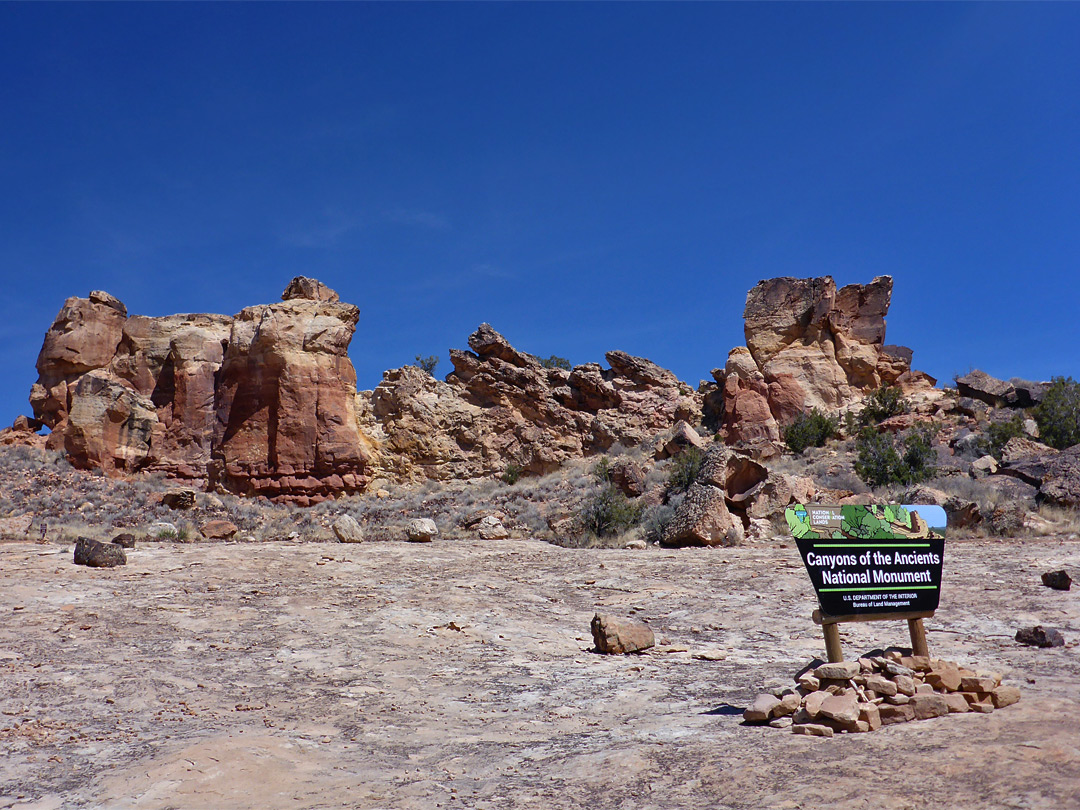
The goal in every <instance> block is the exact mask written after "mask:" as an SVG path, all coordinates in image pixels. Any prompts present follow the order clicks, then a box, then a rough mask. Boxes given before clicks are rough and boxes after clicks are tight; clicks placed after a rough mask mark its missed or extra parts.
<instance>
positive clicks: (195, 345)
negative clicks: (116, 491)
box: [30, 277, 374, 503]
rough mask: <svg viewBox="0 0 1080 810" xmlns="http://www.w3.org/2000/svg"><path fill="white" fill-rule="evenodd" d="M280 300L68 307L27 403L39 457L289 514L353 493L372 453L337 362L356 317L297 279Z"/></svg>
mask: <svg viewBox="0 0 1080 810" xmlns="http://www.w3.org/2000/svg"><path fill="white" fill-rule="evenodd" d="M282 298H283V299H284V300H283V301H282V302H281V303H280V304H269V305H266V306H258V307H250V308H248V309H245V310H244V311H243V312H241V313H240V314H239V315H237V316H236V317H235V318H232V317H228V316H226V315H205V314H196V315H169V316H166V317H160V318H151V317H144V316H132V317H130V318H129V317H127V311H126V309H125V307H124V305H123V304H122V303H120V302H119V301H118V300H117V299H115V298H113V297H112V296H110V295H108V294H107V293H102V292H93V293H91V294H90V296H89V298H70V299H68V300H67V301H66V302H65V303H64V307H63V309H62V310H61V311H60V314H59V315H58V316H57V318H56V321H55V322H54V323H53V325H52V327H50V329H49V331H48V333H47V334H46V336H45V342H44V345H43V346H42V349H41V354H40V356H39V358H38V372H39V379H38V382H37V383H35V385H34V387H33V389H32V391H31V396H30V400H31V405H32V406H33V408H34V415H35V417H36V418H37V419H38V420H40V421H41V422H42V423H44V424H45V425H48V426H49V427H50V428H52V433H51V434H50V436H49V437H48V443H49V446H51V447H54V448H57V449H63V450H64V451H65V452H66V453H67V454H68V456H69V458H70V459H71V461H72V463H73V464H75V465H77V466H81V467H98V468H101V469H104V470H105V471H106V472H110V473H127V472H133V471H138V470H160V471H164V472H166V473H168V474H169V475H171V476H173V477H177V478H185V479H192V480H201V481H204V482H207V483H209V484H210V485H211V486H213V485H218V484H220V485H221V486H223V487H225V488H227V489H231V490H234V491H237V492H243V493H247V494H260V495H267V496H269V497H271V498H275V499H278V500H290V501H293V502H296V503H311V502H314V501H317V500H319V499H321V498H323V497H326V496H327V495H329V494H335V493H338V492H356V491H359V490H362V489H363V488H364V486H366V484H367V481H368V478H367V477H366V475H365V467H366V464H367V461H368V459H369V458H370V457H371V456H372V455H373V454H374V451H373V449H372V445H371V443H370V442H369V441H368V440H367V438H366V437H364V436H363V435H362V434H361V433H360V431H359V428H358V426H357V414H356V373H355V371H354V370H353V366H352V363H351V362H350V361H349V359H348V355H347V351H348V347H349V342H350V341H351V339H352V335H353V331H354V330H355V328H356V323H357V319H358V316H359V313H358V310H357V309H356V307H354V306H351V305H349V304H341V303H338V302H337V298H338V296H337V293H335V292H334V291H333V290H331V289H330V288H328V287H327V286H326V285H324V284H322V283H321V282H318V281H316V280H314V279H308V278H303V277H298V278H296V279H294V280H293V281H292V282H291V283H290V284H289V286H288V287H287V288H286V290H285V293H283V295H282Z"/></svg>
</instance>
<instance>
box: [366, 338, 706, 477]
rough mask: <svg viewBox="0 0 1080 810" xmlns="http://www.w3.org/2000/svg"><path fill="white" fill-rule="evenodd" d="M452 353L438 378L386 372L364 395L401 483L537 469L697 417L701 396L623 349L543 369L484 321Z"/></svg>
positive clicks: (372, 428) (390, 468) (371, 425)
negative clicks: (449, 368) (600, 358)
mask: <svg viewBox="0 0 1080 810" xmlns="http://www.w3.org/2000/svg"><path fill="white" fill-rule="evenodd" d="M469 348H470V349H471V350H472V351H461V350H451V351H450V360H451V362H452V363H453V364H454V370H453V372H451V373H450V374H449V375H447V378H446V381H445V382H440V381H438V380H435V379H434V378H433V377H431V375H429V374H426V373H425V372H423V371H421V370H420V369H417V368H412V367H405V368H401V369H395V370H393V371H388V372H386V374H385V375H384V377H383V381H382V383H381V384H380V385H379V386H378V388H376V389H375V391H374V392H373V393H372V396H371V410H370V412H369V413H368V414H367V417H366V420H365V422H364V426H365V431H368V432H370V433H371V435H373V436H378V437H379V439H380V440H381V444H382V448H383V450H384V454H383V460H382V463H383V464H385V465H387V470H386V472H387V474H390V475H393V476H394V477H397V478H399V479H405V480H408V479H420V478H431V479H437V480H446V479H453V478H473V477H477V476H482V475H489V474H492V473H500V472H503V471H505V470H506V469H507V468H508V467H510V466H511V465H513V466H515V467H517V468H520V469H521V470H522V471H523V472H527V473H533V474H543V473H548V472H552V471H554V470H556V469H558V468H559V467H560V466H561V465H562V464H563V463H564V462H566V461H567V460H569V459H572V458H582V457H584V456H589V455H593V454H595V453H601V452H604V451H607V450H609V449H610V448H611V447H612V446H613V445H615V444H616V443H621V444H623V445H624V446H627V447H629V446H633V445H637V444H640V443H641V442H643V441H645V440H647V439H651V438H652V437H654V436H655V435H656V434H658V433H660V432H662V431H664V430H668V429H670V428H671V427H672V426H674V425H675V424H676V423H677V422H678V421H679V420H686V421H690V422H694V423H697V422H698V421H700V418H701V404H700V397H699V396H697V395H696V394H695V393H694V392H693V391H692V390H691V389H690V388H689V386H687V385H686V383H683V382H680V381H679V380H678V379H677V378H676V377H675V375H674V374H672V373H671V372H670V371H667V370H665V369H662V368H660V367H659V366H657V365H656V364H654V363H652V362H650V361H648V360H646V359H644V358H641V357H634V356H632V355H629V354H626V353H625V352H618V351H613V352H608V353H607V355H606V357H607V361H608V364H609V365H610V368H607V369H605V368H603V367H602V366H601V365H600V364H599V363H586V364H584V365H580V366H576V367H574V368H573V369H572V370H569V371H567V370H565V369H561V368H548V367H546V366H544V365H543V363H541V362H540V360H539V359H538V358H536V357H534V356H532V355H530V354H526V353H524V352H521V351H519V350H517V349H515V348H514V347H513V346H511V345H510V343H509V342H508V341H507V340H506V338H504V337H503V336H502V335H500V334H499V333H498V332H496V331H495V330H494V329H493V328H492V327H491V326H490V325H488V324H481V326H480V328H479V329H477V330H476V331H475V332H474V333H473V334H472V335H471V336H470V337H469Z"/></svg>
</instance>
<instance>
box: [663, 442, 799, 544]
mask: <svg viewBox="0 0 1080 810" xmlns="http://www.w3.org/2000/svg"><path fill="white" fill-rule="evenodd" d="M815 492H816V489H815V486H814V482H813V481H811V480H810V479H809V478H802V477H799V476H793V475H786V474H784V473H780V472H776V471H774V470H770V469H769V468H768V467H766V466H765V465H764V464H761V463H759V462H757V461H755V460H754V459H752V458H750V456H747V455H745V454H743V453H740V452H738V451H736V450H733V449H732V448H730V447H728V446H727V445H724V444H720V443H714V444H712V445H711V446H710V447H709V449H708V450H707V451H706V452H705V459H704V461H703V462H702V464H701V469H700V470H699V472H698V475H697V479H696V480H695V481H694V483H693V484H692V485H691V487H690V489H689V490H688V491H687V493H686V497H685V498H684V499H683V501H682V503H681V504H680V505H679V506H678V507H677V508H676V510H675V512H674V514H673V515H672V517H671V520H670V521H669V523H668V525H667V527H666V528H665V531H664V535H663V537H662V538H661V544H662V545H664V546H674V547H678V546H716V545H738V544H739V543H741V542H742V540H743V539H744V537H746V536H751V537H754V538H755V539H760V538H762V537H764V536H767V535H768V534H770V533H771V531H772V526H771V523H770V518H771V517H773V516H774V515H776V514H779V513H782V512H783V509H784V508H785V507H787V506H789V505H791V504H793V503H810V502H811V501H812V499H813V497H814V494H815Z"/></svg>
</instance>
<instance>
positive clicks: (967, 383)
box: [956, 369, 1016, 408]
mask: <svg viewBox="0 0 1080 810" xmlns="http://www.w3.org/2000/svg"><path fill="white" fill-rule="evenodd" d="M956 390H957V393H959V394H960V396H961V397H970V398H972V399H977V400H979V401H980V402H985V403H986V404H987V405H990V406H991V407H993V408H1004V407H1006V406H1007V405H1008V399H1009V398H1010V397H1012V398H1013V400H1014V401H1015V398H1016V391H1015V389H1014V388H1013V386H1012V385H1011V384H1010V383H1007V382H1005V381H1004V380H999V379H997V378H996V377H991V376H990V375H989V374H987V373H986V372H984V371H979V370H978V369H976V370H974V371H972V372H970V373H968V374H965V375H964V376H962V377H957V378H956Z"/></svg>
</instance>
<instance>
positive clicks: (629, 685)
mask: <svg viewBox="0 0 1080 810" xmlns="http://www.w3.org/2000/svg"><path fill="white" fill-rule="evenodd" d="M946 554H947V557H946V566H945V585H944V593H943V601H942V608H941V609H940V610H939V612H938V615H937V617H935V618H934V619H933V620H931V621H930V622H929V623H928V628H929V631H930V636H929V638H930V649H931V653H932V654H933V655H936V656H940V657H943V658H948V659H952V660H956V661H959V662H961V663H963V664H966V665H973V666H977V667H980V668H996V669H999V670H1001V671H1003V672H1004V673H1006V683H1012V684H1014V685H1018V686H1020V687H1021V689H1022V691H1023V699H1022V700H1021V702H1020V703H1019V704H1017V705H1015V706H1011V707H1008V708H1006V709H1002V710H999V711H997V712H994V713H993V714H991V715H976V714H966V715H953V716H949V717H946V718H940V719H937V720H930V721H924V722H917V723H908V724H906V725H901V726H891V727H887V728H885V729H882V730H880V731H877V732H874V733H872V734H862V735H843V736H838V737H835V738H832V739H817V738H806V737H800V736H797V735H794V734H791V733H790V732H789V731H780V730H775V729H769V728H753V727H749V726H744V725H742V719H741V710H742V708H743V707H744V706H745V705H746V704H747V703H748V702H749V701H750V700H751V699H752V698H753V696H754V695H755V694H756V693H757V691H759V688H760V687H761V686H762V685H763V684H766V683H768V682H770V681H776V680H782V681H788V680H790V678H791V675H792V674H793V673H794V672H795V671H796V670H798V669H799V668H800V667H801V666H803V665H804V664H806V663H807V662H809V660H810V659H811V658H812V657H814V656H816V655H819V654H821V650H822V643H821V637H820V632H819V630H818V629H817V628H816V627H815V626H814V625H813V624H812V623H811V621H810V612H811V610H812V608H813V607H814V604H813V592H812V590H811V588H810V584H809V580H808V578H807V576H806V574H805V572H804V571H803V569H802V564H801V562H800V561H799V559H798V554H797V552H796V551H795V549H794V548H790V547H789V548H775V547H774V548H761V547H759V548H741V549H723V550H713V551H704V550H685V551H660V550H657V549H649V550H647V551H612V550H590V551H580V550H567V549H562V548H558V547H556V546H552V545H548V544H545V543H540V542H531V541H501V542H482V541H475V542H473V541H452V542H451V541H443V542H438V541H437V542H435V543H433V544H431V545H411V544H404V543H368V544H364V545H358V546H346V545H330V544H319V543H293V544H289V543H267V544H259V545H242V544H219V545H213V544H196V545H165V544H151V545H145V546H142V547H140V548H137V549H135V550H134V551H132V552H130V553H129V564H128V565H127V566H126V567H124V568H119V569H113V570H89V569H86V568H82V567H76V566H74V565H72V563H71V552H70V547H60V546H41V545H33V544H26V543H17V544H3V545H0V615H2V616H4V617H5V622H4V623H3V626H2V627H0V684H2V691H0V711H2V714H0V750H2V751H3V752H4V756H3V757H2V758H0V808H7V807H19V808H24V809H25V808H30V807H32V808H84V807H103V808H214V809H215V810H227V808H324V807H327V808H328V807H350V808H433V807H450V808H452V807H462V808H564V807H565V808H620V809H623V810H625V809H626V808H657V809H659V808H664V809H665V810H667V809H669V808H680V807H685V808H703V807H710V808H728V807H730V808H821V807H825V806H832V807H837V808H875V809H893V808H895V809H896V810H900V809H901V808H912V809H914V808H926V807H950V808H1032V809H1035V808H1046V809H1047V810H1061V808H1070V807H1080V658H1078V656H1077V649H1076V646H1075V644H1076V642H1077V640H1078V638H1080V589H1076V588H1074V590H1073V591H1071V592H1056V591H1051V590H1049V589H1047V588H1044V587H1042V586H1041V585H1040V583H1039V574H1040V573H1041V572H1042V571H1045V570H1049V569H1051V568H1060V567H1062V566H1064V567H1066V568H1068V569H1070V570H1071V571H1072V573H1073V575H1074V576H1076V575H1077V574H1078V572H1080V543H1077V542H1075V541H1073V542H1066V541H1062V540H1039V541H1037V542H1036V541H1031V542H1010V543H988V542H987V541H980V542H979V543H974V542H971V543H968V542H952V543H950V544H949V545H948V546H947V552H946ZM597 610H599V611H604V612H610V613H614V614H617V615H621V616H634V617H637V618H641V619H645V620H648V621H649V623H650V624H651V625H652V626H653V628H654V629H655V630H656V632H657V635H658V637H659V638H660V639H661V640H662V641H666V642H667V646H666V647H661V648H659V649H658V650H656V651H653V652H650V653H648V654H645V655H638V656H620V657H612V656H602V655H598V654H595V653H592V652H590V651H589V647H590V646H591V640H590V639H589V637H588V632H589V631H588V627H589V620H590V618H591V617H592V615H593V613H594V612H595V611H597ZM1032 624H1045V625H1049V626H1054V627H1058V628H1059V629H1061V630H1062V631H1063V632H1064V633H1065V636H1066V639H1067V641H1068V642H1069V646H1066V647H1065V648H1059V649H1053V650H1037V649H1031V648H1027V647H1022V646H1020V645H1018V644H1016V643H1015V642H1014V641H1013V640H1012V637H1013V633H1014V632H1015V630H1016V628H1017V627H1019V626H1029V625H1032ZM905 636H906V627H905V626H904V625H903V624H902V623H878V624H873V625H847V626H846V631H845V636H844V641H845V649H846V650H848V651H850V653H852V654H855V653H858V652H862V651H866V650H869V649H871V648H873V647H875V646H886V645H888V644H892V643H905ZM700 655H704V658H700V657H695V656H700ZM708 658H714V659H718V660H706V659H708Z"/></svg>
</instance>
